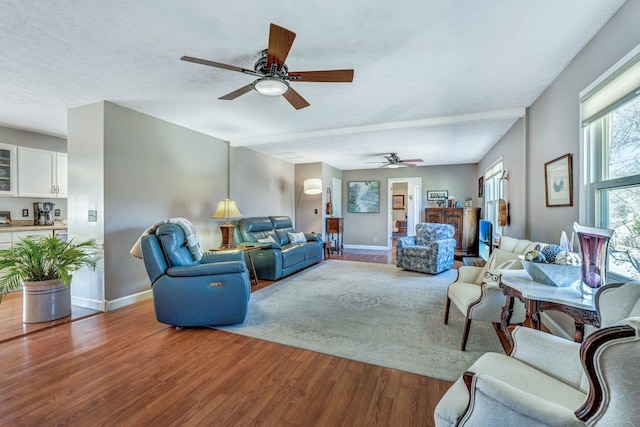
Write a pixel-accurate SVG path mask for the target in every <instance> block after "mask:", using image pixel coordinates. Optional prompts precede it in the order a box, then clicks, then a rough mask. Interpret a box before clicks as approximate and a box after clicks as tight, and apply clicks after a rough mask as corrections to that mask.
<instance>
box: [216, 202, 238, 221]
mask: <svg viewBox="0 0 640 427" xmlns="http://www.w3.org/2000/svg"><path fill="white" fill-rule="evenodd" d="M241 217H242V213H240V210H239V209H238V206H237V205H236V202H235V201H233V200H229V199H224V200H220V201H219V202H218V207H217V208H216V211H215V212H214V213H213V215H211V218H224V219H226V220H227V222H228V221H229V218H241Z"/></svg>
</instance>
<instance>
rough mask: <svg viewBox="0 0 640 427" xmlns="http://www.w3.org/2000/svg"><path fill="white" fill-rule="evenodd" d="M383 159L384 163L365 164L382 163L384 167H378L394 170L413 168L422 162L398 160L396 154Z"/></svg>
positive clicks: (419, 160)
mask: <svg viewBox="0 0 640 427" xmlns="http://www.w3.org/2000/svg"><path fill="white" fill-rule="evenodd" d="M384 158H385V159H387V161H386V162H365V163H384V165H382V166H380V167H381V168H390V169H395V168H404V167H409V168H413V167H415V166H416V165H415V164H416V163H422V162H424V160H422V159H405V160H402V159H400V157H398V154H397V153H389V154H387V155H385V156H384Z"/></svg>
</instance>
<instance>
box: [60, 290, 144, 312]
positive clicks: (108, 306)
mask: <svg viewBox="0 0 640 427" xmlns="http://www.w3.org/2000/svg"><path fill="white" fill-rule="evenodd" d="M152 297H153V295H152V293H151V289H149V290H148V291H143V292H139V293H137V294H133V295H127V296H126V297H122V298H118V299H115V300H113V301H107V300H102V301H101V300H94V299H90V298H82V297H74V296H72V297H71V304H72V305H75V306H78V307H83V308H88V309H90V310H97V311H102V312H107V311H111V310H115V309H117V308H121V307H125V306H127V305H131V304H133V303H136V302H139V301H144V300H148V299H151V298H152Z"/></svg>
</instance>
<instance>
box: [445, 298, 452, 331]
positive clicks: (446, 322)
mask: <svg viewBox="0 0 640 427" xmlns="http://www.w3.org/2000/svg"><path fill="white" fill-rule="evenodd" d="M450 307H451V298H449V297H448V296H447V304H446V306H445V308H444V324H445V325H446V324H448V323H449V308H450Z"/></svg>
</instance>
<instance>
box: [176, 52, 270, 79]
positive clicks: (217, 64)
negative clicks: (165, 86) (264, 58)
mask: <svg viewBox="0 0 640 427" xmlns="http://www.w3.org/2000/svg"><path fill="white" fill-rule="evenodd" d="M180 59H181V60H183V61H188V62H195V63H196V64H202V65H208V66H210V67H216V68H224V69H225V70H231V71H237V72H239V73H245V74H252V75H254V76H260V74H258V73H256V72H255V71H253V70H248V69H246V68H242V67H236V66H235V65H229V64H223V63H222V62H215V61H209V60H208V59H200V58H194V57H193V56H183V57H182V58H180Z"/></svg>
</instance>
